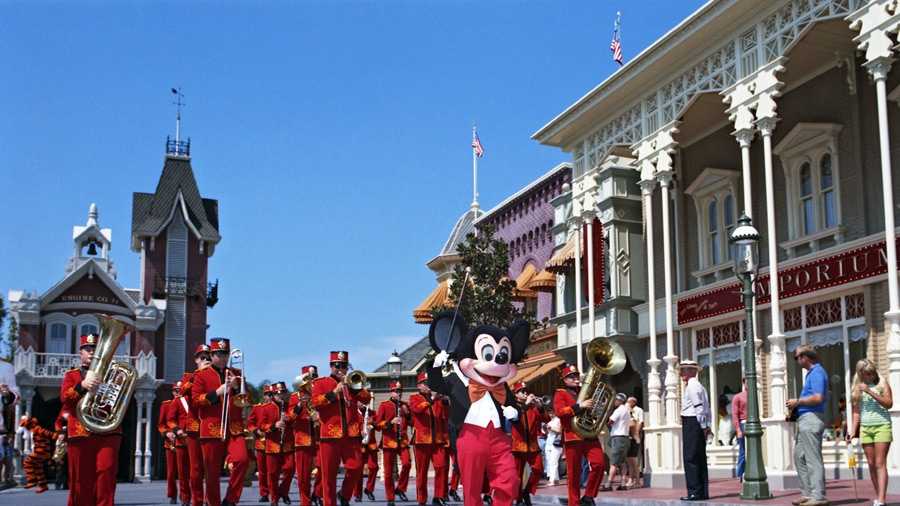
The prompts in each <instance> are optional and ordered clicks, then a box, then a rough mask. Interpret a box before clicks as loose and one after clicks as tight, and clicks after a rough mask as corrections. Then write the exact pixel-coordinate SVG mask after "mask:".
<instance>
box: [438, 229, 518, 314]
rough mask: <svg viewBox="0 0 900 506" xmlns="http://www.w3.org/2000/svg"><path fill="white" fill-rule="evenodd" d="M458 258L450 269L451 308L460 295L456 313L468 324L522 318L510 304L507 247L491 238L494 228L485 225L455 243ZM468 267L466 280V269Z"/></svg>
mask: <svg viewBox="0 0 900 506" xmlns="http://www.w3.org/2000/svg"><path fill="white" fill-rule="evenodd" d="M457 252H458V253H459V255H460V257H461V260H460V263H459V264H457V265H456V267H454V269H453V278H452V282H451V283H450V302H451V303H452V307H450V308H446V307H443V308H436V310H435V311H434V312H435V313H436V312H437V311H441V310H445V309H454V308H455V307H456V305H457V303H458V302H459V297H460V295H462V304H460V305H459V314H460V315H461V316H462V317H463V318H464V319H465V321H466V322H467V323H469V324H473V323H479V324H480V323H488V324H494V325H497V326H500V327H507V326H509V325H511V324H512V323H513V322H514V321H515V320H519V319H526V316H525V314H524V312H523V311H522V310H520V309H517V308H516V306H514V305H513V291H514V290H515V288H516V282H515V281H513V280H511V279H509V277H508V275H509V247H508V246H507V245H506V243H505V242H503V241H501V240H499V239H496V238H494V229H493V227H490V226H485V227H484V228H483V229H480V230H479V232H478V234H477V235H476V234H474V233H471V234H469V235H467V236H466V240H465V242H463V243H460V244H459V245H458V246H457ZM467 270H468V273H469V275H468V282H464V280H465V279H466V272H467Z"/></svg>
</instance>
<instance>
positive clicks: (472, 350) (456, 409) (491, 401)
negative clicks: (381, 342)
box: [428, 311, 529, 506]
mask: <svg viewBox="0 0 900 506" xmlns="http://www.w3.org/2000/svg"><path fill="white" fill-rule="evenodd" d="M528 332H529V325H528V323H527V322H524V321H520V322H516V323H514V324H513V325H512V326H511V327H510V328H508V329H502V328H500V327H497V326H495V325H477V326H475V327H473V328H471V329H469V328H468V327H467V325H466V323H465V321H463V319H462V318H461V317H460V316H459V315H458V314H456V313H454V312H452V311H448V312H444V313H439V314H438V315H436V316H435V318H434V320H433V321H432V323H431V327H430V328H429V331H428V337H429V340H430V341H431V346H432V348H433V349H434V350H435V351H436V352H439V353H438V355H437V356H436V357H435V360H434V364H433V367H431V368H429V369H428V386H429V387H430V388H431V389H432V390H435V391H437V392H439V393H441V394H444V395H447V396H449V397H450V423H451V424H452V425H453V426H455V427H457V428H459V436H458V438H457V440H456V452H457V458H458V459H459V467H460V473H461V478H462V483H463V492H464V500H463V502H464V504H465V505H466V506H475V505H479V506H480V505H481V504H482V498H481V495H480V493H481V490H482V485H483V484H484V479H485V475H487V479H488V481H489V483H490V488H491V489H492V490H493V504H494V506H510V505H511V504H512V503H513V501H514V500H515V499H516V497H517V496H518V493H519V477H518V474H517V473H516V461H515V458H513V454H512V442H511V439H510V436H509V434H508V433H507V432H506V431H505V430H504V429H505V428H506V427H507V423H506V421H507V420H510V421H512V420H515V419H517V418H518V416H519V411H518V409H517V408H516V407H515V405H516V399H515V397H514V396H513V394H512V392H511V391H510V390H509V387H508V386H507V385H506V382H507V381H509V380H510V379H511V378H512V377H513V376H515V375H516V372H517V369H516V365H515V364H516V362H518V361H519V360H521V359H522V356H523V355H524V354H525V348H526V346H527V345H528ZM448 359H452V360H450V361H449V362H448ZM444 365H447V366H448V368H449V370H447V371H444V370H443V369H442V367H443V366H444Z"/></svg>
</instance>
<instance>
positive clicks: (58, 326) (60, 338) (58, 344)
mask: <svg viewBox="0 0 900 506" xmlns="http://www.w3.org/2000/svg"><path fill="white" fill-rule="evenodd" d="M70 351H71V350H70V349H69V326H68V325H66V324H65V323H51V324H50V328H49V331H48V334H47V353H70Z"/></svg>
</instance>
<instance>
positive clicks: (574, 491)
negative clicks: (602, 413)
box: [553, 365, 606, 506]
mask: <svg viewBox="0 0 900 506" xmlns="http://www.w3.org/2000/svg"><path fill="white" fill-rule="evenodd" d="M560 376H562V378H563V384H564V385H565V388H560V389H557V390H556V393H555V394H554V396H553V410H554V411H555V412H556V416H558V417H559V420H560V422H561V423H562V429H563V445H564V448H565V452H566V473H567V476H569V480H567V481H568V489H569V504H578V503H579V501H581V504H582V505H585V504H587V505H590V506H593V505H594V504H595V503H594V497H596V496H597V491H598V490H599V489H600V482H601V481H603V472H604V469H603V468H604V465H605V461H606V456H605V455H604V454H603V448H602V447H601V446H600V441H599V440H597V439H590V440H587V439H581V436H579V435H578V434H577V433H576V432H575V431H573V430H572V419H573V418H575V416H576V415H579V414H581V412H583V411H584V410H587V409H591V408H593V407H594V401H593V400H592V399H585V400H583V401H581V402H580V403H579V402H576V401H577V399H578V390H579V387H580V384H581V381H580V380H579V373H578V368H577V367H575V366H574V365H566V366H565V367H563V368H562V372H561V374H560ZM583 457H587V461H588V466H589V468H590V473H589V474H588V481H587V485H586V486H585V489H584V496H580V494H581V483H580V480H578V479H572V477H578V476H581V459H582V458H583Z"/></svg>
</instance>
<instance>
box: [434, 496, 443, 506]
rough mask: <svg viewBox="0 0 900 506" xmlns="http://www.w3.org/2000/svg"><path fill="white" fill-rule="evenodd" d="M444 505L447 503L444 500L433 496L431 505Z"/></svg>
mask: <svg viewBox="0 0 900 506" xmlns="http://www.w3.org/2000/svg"><path fill="white" fill-rule="evenodd" d="M446 505H447V503H446V502H444V500H443V499H441V498H440V497H435V498H434V499H432V500H431V506H446Z"/></svg>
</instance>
